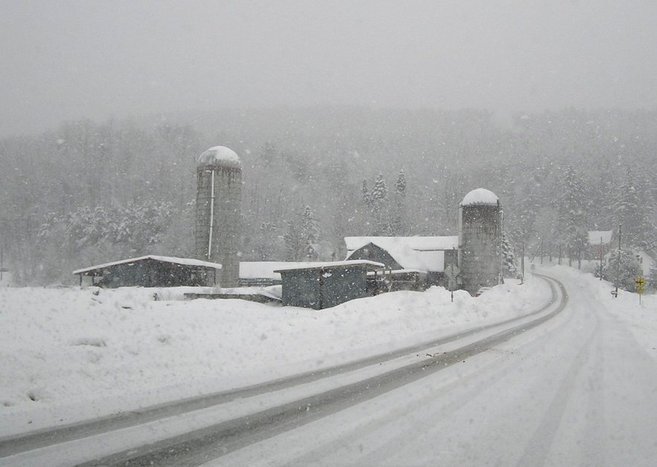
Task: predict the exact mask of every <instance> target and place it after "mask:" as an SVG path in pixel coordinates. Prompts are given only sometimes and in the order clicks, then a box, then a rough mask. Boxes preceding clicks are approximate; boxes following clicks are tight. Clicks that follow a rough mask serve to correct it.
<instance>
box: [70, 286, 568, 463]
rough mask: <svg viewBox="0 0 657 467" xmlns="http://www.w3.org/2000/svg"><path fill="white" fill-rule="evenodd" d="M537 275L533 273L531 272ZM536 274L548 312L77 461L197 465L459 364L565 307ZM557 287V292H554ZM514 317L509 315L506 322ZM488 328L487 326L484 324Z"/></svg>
mask: <svg viewBox="0 0 657 467" xmlns="http://www.w3.org/2000/svg"><path fill="white" fill-rule="evenodd" d="M537 276H539V275H538V274H537ZM540 277H542V278H544V279H545V280H547V281H548V282H549V283H550V287H551V289H552V290H553V297H552V300H551V301H550V303H549V304H548V305H546V306H545V307H543V308H542V309H541V311H545V310H547V309H548V308H549V307H551V306H553V305H554V304H555V303H556V302H557V300H558V298H559V296H560V298H561V302H560V303H559V305H558V306H557V307H556V308H555V309H554V310H553V311H551V312H549V313H548V314H545V315H543V316H540V317H538V318H536V319H534V320H533V321H530V322H524V323H522V324H520V325H516V326H514V327H511V328H507V329H504V330H502V331H499V332H497V333H495V334H493V335H490V336H488V337H486V338H484V339H481V340H479V341H476V342H473V343H471V344H467V345H465V346H463V347H461V348H458V349H456V350H453V351H450V352H447V353H444V354H440V355H437V356H434V357H431V358H428V359H426V360H423V361H420V362H417V363H414V364H411V365H408V366H405V367H401V368H397V369H394V370H391V371H389V372H387V373H384V374H381V375H378V376H375V377H371V378H367V379H365V380H362V381H359V382H357V383H352V384H349V385H346V386H343V387H340V388H336V389H332V390H329V391H326V392H323V393H320V394H315V395H313V396H310V397H306V398H303V399H301V400H298V401H295V402H292V403H288V404H283V405H281V406H278V407H273V408H271V409H267V410H264V411H262V412H259V413H256V414H252V415H247V416H245V417H241V418H238V419H235V420H229V421H226V422H222V423H219V424H217V425H215V426H211V427H208V428H203V429H200V430H196V431H193V432H191V433H188V434H187V435H185V436H182V437H176V438H174V439H169V440H164V441H161V442H157V443H153V444H151V445H148V446H144V447H143V448H141V449H138V450H128V451H124V452H121V453H117V454H114V455H111V456H108V457H105V458H103V459H98V460H96V461H93V462H90V463H87V464H83V465H123V466H130V465H163V464H167V465H198V464H201V463H205V462H208V461H210V460H212V459H216V458H218V457H221V456H223V455H225V454H227V453H229V452H232V451H235V450H237V449H240V448H243V447H245V446H248V445H250V444H253V443H256V442H258V441H261V440H264V439H267V438H270V437H272V436H275V435H277V434H280V433H283V432H286V431H289V430H292V429H294V428H298V427H300V426H303V425H305V424H307V423H310V422H312V421H314V420H317V419H320V418H322V417H325V416H328V415H331V414H333V413H335V412H338V411H340V410H343V409H346V408H348V407H351V406H353V405H356V404H358V403H360V402H363V401H365V400H369V399H372V398H374V397H376V396H378V395H381V394H384V393H386V392H389V391H391V390H393V389H396V388H398V387H401V386H404V385H406V384H409V383H412V382H414V381H417V380H419V379H422V378H424V377H425V376H427V375H429V374H433V373H435V372H437V371H440V370H441V369H443V368H446V367H448V366H451V365H454V364H457V363H461V362H462V361H463V360H465V359H467V358H469V357H471V356H474V355H477V354H479V353H481V352H484V351H486V350H488V349H490V348H491V347H492V346H494V345H497V344H500V343H502V342H506V341H508V340H509V339H511V338H513V337H514V336H516V335H519V334H521V333H524V332H526V331H528V330H530V329H532V328H534V327H536V326H539V325H540V324H542V323H543V322H545V321H547V320H548V319H550V318H552V317H554V316H556V315H557V314H558V313H560V312H561V311H562V310H563V309H564V308H565V306H566V304H567V302H568V295H567V293H566V290H565V287H564V286H563V285H562V284H561V283H560V282H558V281H556V280H554V279H552V278H549V277H547V276H540ZM555 284H556V286H555ZM557 287H558V288H559V291H560V293H557V290H556V289H557ZM541 311H538V312H534V313H531V314H530V315H533V314H537V313H540V312H541ZM527 316H529V315H525V316H524V318H526V317H527ZM517 320H518V319H513V320H509V321H517ZM499 325H500V323H497V324H496V325H494V326H499ZM494 326H493V325H489V326H486V328H491V327H494ZM470 334H471V333H470ZM461 336H463V334H461Z"/></svg>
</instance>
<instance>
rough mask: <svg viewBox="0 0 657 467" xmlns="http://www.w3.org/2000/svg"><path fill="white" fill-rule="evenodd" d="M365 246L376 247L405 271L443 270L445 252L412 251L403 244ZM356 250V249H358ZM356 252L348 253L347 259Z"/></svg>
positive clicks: (375, 243) (372, 243)
mask: <svg viewBox="0 0 657 467" xmlns="http://www.w3.org/2000/svg"><path fill="white" fill-rule="evenodd" d="M367 245H376V246H378V247H379V248H381V249H383V250H385V251H386V252H387V253H388V254H389V255H390V256H392V258H393V259H394V260H395V262H397V264H399V265H400V266H401V267H402V268H404V269H405V270H418V271H434V272H441V271H443V270H444V269H445V251H444V250H414V249H412V248H409V247H408V245H405V244H404V243H398V244H392V243H389V244H388V245H387V247H383V246H382V245H381V244H379V243H377V242H369V243H366V244H365V245H363V246H362V247H360V248H363V247H365V246H367ZM360 248H358V249H360ZM355 251H356V250H353V251H349V253H348V256H347V259H349V258H350V257H351V255H352V254H353V253H354V252H355Z"/></svg>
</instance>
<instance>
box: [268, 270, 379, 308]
mask: <svg viewBox="0 0 657 467" xmlns="http://www.w3.org/2000/svg"><path fill="white" fill-rule="evenodd" d="M383 268H384V265H383V264H381V263H376V262H373V261H337V262H329V263H320V264H317V263H315V264H314V265H312V266H307V267H299V266H296V267H294V268H287V269H279V270H277V271H275V272H278V273H280V274H281V278H282V281H283V297H282V299H283V305H285V306H300V307H304V308H314V309H315V310H321V309H323V308H330V307H333V306H336V305H339V304H340V303H344V302H347V301H349V300H354V299H356V298H362V297H366V296H368V295H370V294H369V293H368V288H367V273H368V271H375V272H376V271H381V270H383Z"/></svg>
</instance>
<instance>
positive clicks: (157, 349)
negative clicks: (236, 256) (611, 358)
mask: <svg viewBox="0 0 657 467" xmlns="http://www.w3.org/2000/svg"><path fill="white" fill-rule="evenodd" d="M188 290H189V289H184V288H177V289H159V290H156V289H144V288H123V289H116V290H104V289H103V290H100V289H96V288H89V289H82V290H81V289H78V288H66V289H48V288H2V289H0V421H2V423H0V436H5V435H9V434H12V433H20V432H25V431H31V430H34V429H38V428H40V427H45V426H51V425H55V424H64V423H71V422H74V421H77V420H82V419H86V418H90V417H96V416H101V415H107V414H111V413H115V412H119V411H123V410H130V409H134V408H138V407H143V406H149V405H153V404H156V403H161V402H166V401H168V400H174V399H178V398H182V397H191V396H196V395H200V394H205V393H212V392H216V391H220V390H225V389H229V388H235V387H240V386H245V385H248V384H254V383H257V382H261V381H266V380H270V379H273V378H278V377H281V376H286V375H290V374H294V373H299V372H302V371H309V370H314V369H319V368H323V367H327V366H332V365H336V364H340V363H344V362H347V361H351V360H355V359H358V358H364V357H366V356H369V355H375V354H378V353H382V352H386V351H390V350H392V349H395V348H401V347H405V346H408V345H411V344H415V343H418V342H423V341H429V340H431V339H435V338H436V337H438V336H440V335H446V334H450V333H454V332H456V331H457V330H459V329H464V328H469V327H472V326H475V325H479V324H483V323H492V322H496V321H501V320H504V319H508V318H510V317H515V316H519V315H521V314H524V313H527V312H528V311H531V310H534V309H536V308H538V307H540V305H541V304H543V303H545V302H546V301H547V300H548V299H549V297H550V290H549V287H548V286H547V284H545V283H544V282H543V281H540V280H537V279H529V280H528V281H527V282H526V283H525V284H524V285H522V286H521V285H519V284H518V283H517V281H509V283H507V284H505V285H501V286H498V287H494V288H493V289H491V290H490V291H487V292H486V293H485V294H484V295H482V296H481V297H478V298H473V297H470V296H469V295H468V294H467V293H466V292H462V291H459V292H455V294H454V302H453V303H452V302H450V294H449V292H447V291H445V290H444V289H442V288H432V289H430V290H428V291H427V292H423V293H421V292H406V291H404V292H394V293H390V294H384V295H380V296H377V297H372V298H366V299H360V300H355V301H352V302H349V303H345V304H343V305H340V306H337V307H334V308H331V309H326V310H322V311H314V310H308V309H302V308H293V307H281V306H276V305H263V304H259V303H252V302H246V301H241V300H194V301H184V300H182V294H183V293H184V292H185V291H188ZM154 293H157V294H158V300H157V301H155V300H154V299H153V297H154ZM621 299H623V298H621Z"/></svg>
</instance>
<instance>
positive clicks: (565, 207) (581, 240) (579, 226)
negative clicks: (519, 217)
mask: <svg viewBox="0 0 657 467" xmlns="http://www.w3.org/2000/svg"><path fill="white" fill-rule="evenodd" d="M586 200H587V198H586V191H585V186H584V182H583V180H582V179H581V177H580V176H579V175H578V174H577V172H575V169H573V168H572V167H568V168H567V169H566V176H565V180H564V185H563V194H562V195H561V198H560V199H559V203H558V219H559V232H558V237H559V240H560V242H561V244H562V245H563V246H564V247H565V248H566V251H567V253H568V264H569V265H571V264H572V260H573V258H576V259H577V261H578V267H581V260H582V254H583V252H584V251H585V249H586V247H587V243H588V233H587V231H588V226H587V216H586V211H587V209H586V208H587V201H586Z"/></svg>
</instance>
